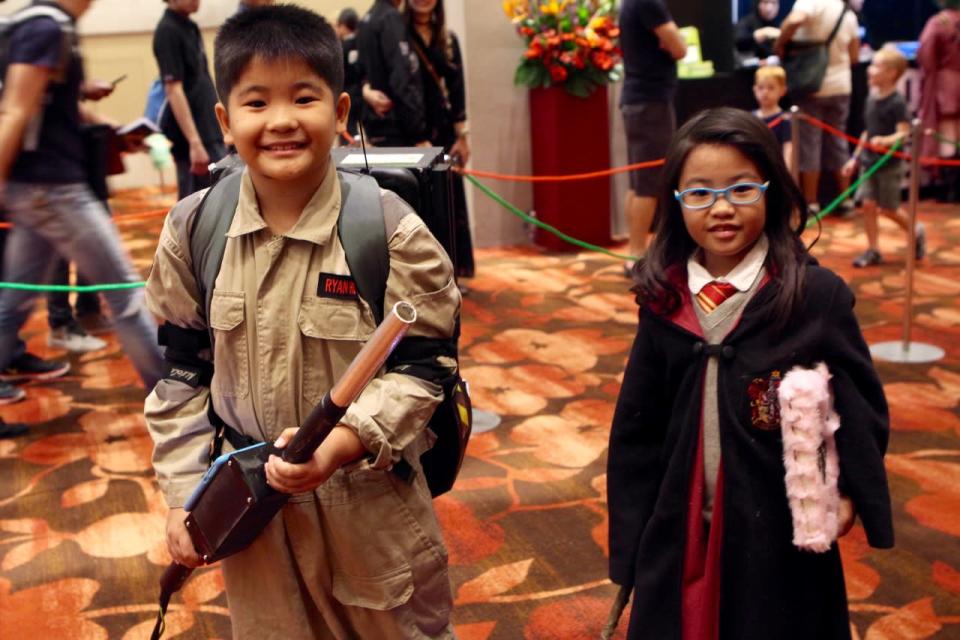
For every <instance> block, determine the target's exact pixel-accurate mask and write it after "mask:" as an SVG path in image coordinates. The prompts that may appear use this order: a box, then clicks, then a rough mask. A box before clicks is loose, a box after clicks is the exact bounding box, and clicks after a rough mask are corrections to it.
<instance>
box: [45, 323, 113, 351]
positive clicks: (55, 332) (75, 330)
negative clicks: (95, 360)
mask: <svg viewBox="0 0 960 640" xmlns="http://www.w3.org/2000/svg"><path fill="white" fill-rule="evenodd" d="M47 344H48V345H49V346H51V347H53V348H55V349H66V350H67V351H72V352H73V353H87V352H89V351H99V350H100V349H103V348H104V347H106V346H107V343H106V342H104V341H103V340H101V339H100V338H94V337H93V336H88V335H87V334H86V332H85V331H84V330H83V329H81V328H80V327H77V326H72V327H71V326H66V327H57V328H56V329H51V330H50V335H48V336H47Z"/></svg>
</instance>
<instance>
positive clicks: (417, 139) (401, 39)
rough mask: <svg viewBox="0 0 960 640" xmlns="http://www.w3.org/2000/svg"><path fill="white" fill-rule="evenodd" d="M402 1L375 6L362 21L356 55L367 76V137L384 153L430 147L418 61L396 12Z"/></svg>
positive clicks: (380, 1) (391, 0) (380, 0)
mask: <svg viewBox="0 0 960 640" xmlns="http://www.w3.org/2000/svg"><path fill="white" fill-rule="evenodd" d="M401 1H402V0H376V1H375V2H374V3H373V6H372V7H370V11H369V12H367V15H365V16H363V20H361V21H360V28H359V30H358V32H357V51H359V53H360V64H362V65H363V69H364V72H365V74H366V81H365V83H364V84H365V86H364V92H363V93H364V97H365V98H366V96H367V95H369V94H370V92H372V95H378V94H379V97H380V98H381V99H380V100H379V101H375V104H376V105H377V106H373V105H371V103H370V101H369V100H366V101H365V104H364V109H363V115H362V116H361V121H362V122H363V127H364V131H365V132H366V135H367V136H368V139H369V141H370V142H371V143H373V144H375V145H379V146H384V147H390V146H394V147H397V146H399V147H412V146H414V145H417V146H430V143H429V141H428V140H427V125H426V116H425V112H424V107H423V85H422V84H421V81H420V74H419V73H418V71H419V69H420V64H419V61H418V60H417V54H416V52H414V50H413V47H411V46H410V42H409V41H408V40H407V27H406V25H405V24H404V22H403V17H402V16H401V15H400V12H399V11H398V10H397V7H399V6H400V3H401Z"/></svg>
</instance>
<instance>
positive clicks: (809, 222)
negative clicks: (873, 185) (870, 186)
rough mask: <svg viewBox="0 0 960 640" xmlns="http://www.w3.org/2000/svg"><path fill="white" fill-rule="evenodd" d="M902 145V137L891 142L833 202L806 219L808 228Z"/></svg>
mask: <svg viewBox="0 0 960 640" xmlns="http://www.w3.org/2000/svg"><path fill="white" fill-rule="evenodd" d="M902 145H903V139H900V140H897V141H896V142H895V143H894V144H893V146H892V147H890V148H889V149H887V152H886V153H885V154H883V156H882V157H881V158H880V159H879V160H877V161H876V162H874V163H873V166H871V167H870V168H869V169H867V170H866V171H864V172H863V175H861V176H860V177H859V178H857V179H856V180H854V182H853V184H851V185H850V186H849V187H847V188H846V189H844V190H843V193H841V194H840V195H838V196H837V197H836V198H834V199H833V202H831V203H830V204H828V205H827V206H826V207H824V209H823V210H822V211H821V212H820V213H818V214H817V215H816V216H814V217H813V218H811V219H810V220H807V228H808V229H809V228H810V227H812V226H813V225H815V224H816V223H818V222H820V221H821V220H823V217H824V216H825V215H827V214H828V213H830V212H831V211H833V210H834V209H836V208H837V207H839V206H840V203H841V202H843V201H844V200H846V199H847V197H849V196H850V194H851V193H853V192H854V191H856V190H857V188H858V187H859V186H860V185H861V184H862V183H863V182H864V181H865V180H867V179H868V178H869V177H870V176H872V175H873V174H875V173H876V172H877V171H878V170H879V169H880V167H882V166H883V165H885V164H886V163H887V162H888V161H889V160H890V158H891V157H893V154H894V153H896V152H897V149H899V148H900V147H901V146H902Z"/></svg>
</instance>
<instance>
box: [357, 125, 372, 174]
mask: <svg viewBox="0 0 960 640" xmlns="http://www.w3.org/2000/svg"><path fill="white" fill-rule="evenodd" d="M357 128H358V129H360V150H361V151H363V166H364V167H366V168H365V169H364V170H363V172H364V173H365V174H367V175H370V163H368V162H367V144H366V142H365V141H364V137H363V125H362V124H361V125H360V126H359V127H357Z"/></svg>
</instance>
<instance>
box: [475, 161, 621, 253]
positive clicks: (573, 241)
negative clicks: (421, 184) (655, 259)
mask: <svg viewBox="0 0 960 640" xmlns="http://www.w3.org/2000/svg"><path fill="white" fill-rule="evenodd" d="M464 177H465V178H466V179H467V180H469V181H470V182H472V183H473V185H474V186H475V187H477V188H478V189H480V191H482V192H484V193H485V194H486V195H487V196H488V197H489V198H490V199H491V200H493V201H494V202H496V203H497V204H499V205H500V206H501V207H503V208H504V209H506V210H507V211H509V212H510V213H512V214H513V215H515V216H517V217H518V218H520V219H521V220H523V221H524V222H529V223H530V224H532V225H535V226H538V227H540V228H541V229H544V230H546V231H549V232H550V233H552V234H553V235H555V236H557V237H558V238H560V239H562V240H565V241H567V242H569V243H570V244H572V245H576V246H578V247H581V248H583V249H587V250H589V251H596V252H597V253H604V254H606V255H608V256H612V257H614V258H620V259H621V260H634V261H635V260H639V258H637V257H635V256H631V255H626V254H623V253H617V252H616V251H610V250H609V249H605V248H604V247H599V246H597V245H595V244H590V243H589V242H584V241H583V240H578V239H576V238H574V237H573V236H568V235H567V234H565V233H564V232H563V231H560V230H559V229H557V228H556V227H554V226H553V225H549V224H547V223H546V222H543V221H542V220H537V219H536V218H534V217H533V216H530V215H528V214H526V213H524V212H523V211H521V210H520V209H518V208H517V207H515V206H514V205H512V204H510V203H509V202H507V201H506V200H504V199H503V198H502V197H501V196H500V195H499V194H498V193H496V192H495V191H494V190H493V189H491V188H490V187H488V186H487V185H485V184H483V183H482V182H480V181H479V180H477V179H476V178H474V177H473V176H471V175H465V176H464Z"/></svg>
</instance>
